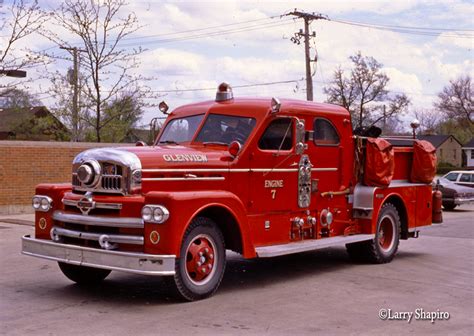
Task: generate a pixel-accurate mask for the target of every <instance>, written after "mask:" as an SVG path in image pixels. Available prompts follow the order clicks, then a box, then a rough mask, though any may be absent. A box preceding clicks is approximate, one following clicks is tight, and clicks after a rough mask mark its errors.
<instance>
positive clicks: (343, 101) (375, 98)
mask: <svg viewBox="0 0 474 336" xmlns="http://www.w3.org/2000/svg"><path fill="white" fill-rule="evenodd" d="M349 59H350V60H351V61H352V65H353V67H352V69H351V71H350V74H349V76H346V74H345V73H344V70H342V69H341V67H339V68H338V69H337V70H336V71H335V72H334V77H333V80H332V82H331V84H330V85H328V86H326V87H325V88H324V93H325V94H326V95H327V97H328V98H327V101H328V102H330V103H333V104H338V105H341V106H343V107H345V108H346V109H348V110H349V112H350V113H351V115H352V120H353V122H354V126H358V127H361V128H362V127H364V126H365V127H370V126H372V125H374V124H376V123H378V122H380V121H384V124H386V123H387V120H389V119H390V118H392V117H394V116H395V115H398V114H400V113H403V112H404V111H405V110H406V108H407V107H408V105H409V104H410V100H409V99H408V97H407V96H406V95H405V94H396V95H393V94H390V92H389V91H388V90H387V89H386V87H387V84H388V82H389V81H390V78H389V77H388V76H387V75H386V74H385V73H383V72H382V64H381V63H379V62H377V60H376V59H375V58H373V57H368V56H362V54H361V53H360V52H358V53H357V54H356V55H354V56H350V57H349Z"/></svg>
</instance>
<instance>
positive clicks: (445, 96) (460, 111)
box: [434, 75, 474, 124]
mask: <svg viewBox="0 0 474 336" xmlns="http://www.w3.org/2000/svg"><path fill="white" fill-rule="evenodd" d="M472 91H473V84H472V82H471V76H469V75H465V76H460V77H458V78H457V79H455V80H451V81H449V84H448V85H446V86H445V87H444V88H443V90H442V91H441V92H440V93H438V101H437V102H435V104H434V105H435V107H436V108H437V109H438V110H439V111H441V112H442V113H444V114H445V115H446V116H447V117H448V118H449V119H452V120H457V121H461V122H462V121H467V122H469V123H471V124H474V102H473V97H472Z"/></svg>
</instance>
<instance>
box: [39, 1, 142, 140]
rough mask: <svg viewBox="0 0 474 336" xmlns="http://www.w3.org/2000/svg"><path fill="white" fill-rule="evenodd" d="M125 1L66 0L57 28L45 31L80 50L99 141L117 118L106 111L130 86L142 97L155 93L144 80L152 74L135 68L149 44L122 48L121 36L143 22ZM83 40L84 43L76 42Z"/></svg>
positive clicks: (84, 91)
mask: <svg viewBox="0 0 474 336" xmlns="http://www.w3.org/2000/svg"><path fill="white" fill-rule="evenodd" d="M124 6H125V2H124V1H123V0H103V1H90V0H65V1H64V2H63V3H62V4H61V5H60V7H59V8H58V9H57V10H56V11H55V12H54V15H53V18H54V21H55V23H56V25H55V26H54V31H51V30H50V31H47V32H45V36H47V37H48V38H49V39H51V40H52V41H54V42H55V43H57V44H58V45H59V46H61V47H63V48H66V50H69V52H70V53H71V56H73V52H74V47H76V48H78V49H79V51H80V52H79V54H80V57H79V64H80V68H81V75H82V76H83V79H84V81H83V86H82V88H81V91H82V92H81V94H82V95H83V97H84V98H83V100H84V102H86V105H87V106H86V107H85V108H87V109H90V111H91V113H90V116H91V117H90V118H87V120H85V121H86V122H88V123H89V125H90V126H91V127H93V129H94V130H95V136H96V140H97V141H98V142H100V141H101V130H102V129H104V127H105V126H107V124H109V123H111V122H113V121H114V120H115V119H116V118H117V115H115V114H113V115H105V114H104V112H103V111H104V109H105V108H106V106H107V105H108V103H109V102H110V101H113V100H115V99H116V98H117V97H119V96H120V93H121V92H122V91H124V90H125V91H127V94H133V95H134V98H135V99H137V100H139V101H140V100H141V99H142V98H143V97H144V96H145V95H147V94H149V93H150V90H149V88H148V87H146V86H144V85H143V84H142V83H143V81H145V80H147V79H148V78H145V77H144V76H141V75H136V74H133V71H134V70H135V69H137V67H138V60H137V56H138V55H139V54H140V53H142V52H143V50H142V49H141V48H138V49H131V50H130V49H123V48H120V42H121V41H122V40H123V39H124V38H126V37H127V36H129V35H131V34H132V33H134V32H136V31H137V30H138V29H139V28H140V26H139V24H138V19H137V17H136V16H135V14H134V13H129V14H128V15H126V16H125V17H122V16H121V15H120V13H121V10H122V9H123V7H124ZM58 29H62V30H63V31H62V32H59V31H58ZM63 33H65V34H67V37H65V35H63ZM77 40H79V41H80V45H74V44H71V43H70V41H77ZM86 115H87V113H86Z"/></svg>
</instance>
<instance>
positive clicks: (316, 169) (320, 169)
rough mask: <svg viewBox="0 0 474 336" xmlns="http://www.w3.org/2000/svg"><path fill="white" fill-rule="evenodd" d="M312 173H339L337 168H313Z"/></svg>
mask: <svg viewBox="0 0 474 336" xmlns="http://www.w3.org/2000/svg"><path fill="white" fill-rule="evenodd" d="M311 171H319V172H326V171H337V168H316V167H313V168H311Z"/></svg>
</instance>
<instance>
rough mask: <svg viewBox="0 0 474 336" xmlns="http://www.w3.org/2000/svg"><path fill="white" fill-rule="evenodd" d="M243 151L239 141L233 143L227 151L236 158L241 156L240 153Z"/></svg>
mask: <svg viewBox="0 0 474 336" xmlns="http://www.w3.org/2000/svg"><path fill="white" fill-rule="evenodd" d="M241 149H242V145H241V144H240V142H238V141H235V140H234V141H232V142H231V143H230V145H229V147H228V148H227V150H228V151H229V154H230V155H231V156H232V157H233V158H235V157H237V156H238V155H239V153H240V151H241Z"/></svg>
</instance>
